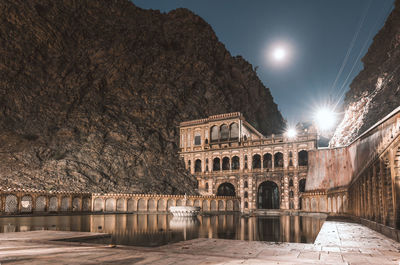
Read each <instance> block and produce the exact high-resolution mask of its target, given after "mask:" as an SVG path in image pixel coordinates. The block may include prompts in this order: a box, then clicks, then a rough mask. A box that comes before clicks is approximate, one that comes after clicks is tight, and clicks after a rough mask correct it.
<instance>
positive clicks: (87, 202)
mask: <svg viewBox="0 0 400 265" xmlns="http://www.w3.org/2000/svg"><path fill="white" fill-rule="evenodd" d="M180 205H188V206H199V207H200V208H201V211H203V212H233V211H240V201H239V199H238V198H236V197H228V196H187V198H186V200H185V196H183V195H156V194H97V193H74V192H61V191H60V192H46V191H42V190H27V189H10V190H1V191H0V215H10V214H11V215H12V214H30V213H61V212H126V213H134V212H154V213H156V212H159V213H166V212H168V208H169V207H170V206H180Z"/></svg>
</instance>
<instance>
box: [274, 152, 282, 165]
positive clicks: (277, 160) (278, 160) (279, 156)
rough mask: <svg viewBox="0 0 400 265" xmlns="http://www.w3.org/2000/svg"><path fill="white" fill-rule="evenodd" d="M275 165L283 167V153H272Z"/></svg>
mask: <svg viewBox="0 0 400 265" xmlns="http://www.w3.org/2000/svg"><path fill="white" fill-rule="evenodd" d="M274 159H275V167H283V154H282V153H281V152H278V153H276V154H275V155H274Z"/></svg>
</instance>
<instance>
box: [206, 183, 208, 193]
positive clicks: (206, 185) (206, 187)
mask: <svg viewBox="0 0 400 265" xmlns="http://www.w3.org/2000/svg"><path fill="white" fill-rule="evenodd" d="M206 191H208V182H206Z"/></svg>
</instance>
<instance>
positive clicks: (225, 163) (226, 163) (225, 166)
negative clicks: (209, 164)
mask: <svg viewBox="0 0 400 265" xmlns="http://www.w3.org/2000/svg"><path fill="white" fill-rule="evenodd" d="M229 169H230V165H229V157H224V158H222V170H229Z"/></svg>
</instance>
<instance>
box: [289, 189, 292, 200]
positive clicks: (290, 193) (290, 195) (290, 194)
mask: <svg viewBox="0 0 400 265" xmlns="http://www.w3.org/2000/svg"><path fill="white" fill-rule="evenodd" d="M289 197H290V198H293V191H292V190H291V191H290V192H289Z"/></svg>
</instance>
